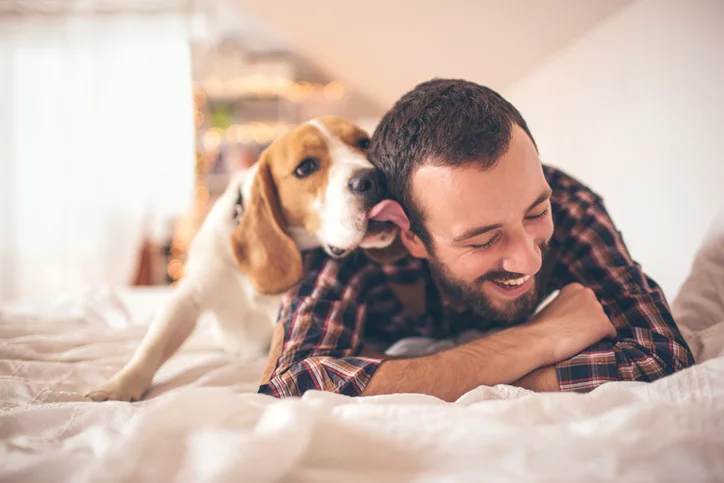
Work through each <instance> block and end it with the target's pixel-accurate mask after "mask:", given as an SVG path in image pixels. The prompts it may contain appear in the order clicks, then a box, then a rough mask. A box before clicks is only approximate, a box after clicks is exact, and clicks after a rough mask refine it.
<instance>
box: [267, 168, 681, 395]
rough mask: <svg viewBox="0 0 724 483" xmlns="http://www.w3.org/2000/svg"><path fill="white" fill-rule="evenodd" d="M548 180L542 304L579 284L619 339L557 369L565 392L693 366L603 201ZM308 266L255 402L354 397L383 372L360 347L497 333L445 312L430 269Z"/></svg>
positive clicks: (321, 257) (324, 261)
mask: <svg viewBox="0 0 724 483" xmlns="http://www.w3.org/2000/svg"><path fill="white" fill-rule="evenodd" d="M544 172H545V175H546V179H547V181H548V183H549V185H550V186H551V188H552V190H553V194H552V197H551V207H552V213H553V219H554V222H555V231H554V235H553V238H552V239H551V242H550V250H549V256H548V257H547V259H550V260H547V262H546V263H547V264H548V265H549V266H550V267H551V268H550V269H549V273H548V274H546V276H545V278H546V279H547V280H545V281H543V280H541V284H539V297H540V300H542V299H543V298H545V297H546V296H548V295H549V294H550V293H552V292H553V291H555V290H558V289H560V288H562V287H563V286H564V285H567V284H569V283H573V282H578V283H580V284H582V285H584V286H587V287H590V288H592V289H593V290H594V291H595V293H596V295H597V296H598V299H599V300H600V302H601V304H602V305H603V308H604V310H605V311H606V313H607V314H608V316H609V318H610V319H611V321H612V323H613V325H614V326H615V327H616V329H617V332H618V336H617V339H616V340H602V341H600V342H598V343H596V344H594V345H592V346H591V347H589V348H587V349H586V350H585V351H583V352H581V353H580V354H578V355H576V356H574V357H572V358H570V359H568V360H564V361H562V362H559V363H558V364H556V365H555V369H556V373H557V376H558V381H559V384H560V389H561V390H562V391H589V390H591V389H594V388H595V387H597V386H599V385H601V384H604V383H606V382H610V381H624V380H625V381H653V380H655V379H658V378H661V377H664V376H666V375H669V374H672V373H674V372H676V371H679V370H681V369H684V368H686V367H688V366H690V365H692V364H693V363H694V360H693V356H692V354H691V351H690V349H689V347H688V346H687V344H686V342H685V341H684V339H683V337H682V336H681V333H680V332H679V329H678V328H677V326H676V324H675V322H674V320H673V318H672V316H671V313H670V309H669V307H668V305H667V302H666V299H665V298H664V294H663V292H662V291H661V289H660V288H659V287H658V285H657V284H656V283H655V282H654V281H653V280H651V279H650V278H649V277H647V276H646V275H645V274H644V273H643V272H642V270H641V267H640V266H639V265H638V264H637V263H636V262H634V261H633V260H632V259H631V257H630V256H629V254H628V251H627V249H626V247H625V245H624V242H623V239H622V237H621V234H620V233H619V231H618V230H617V229H616V227H615V226H614V224H613V222H612V221H611V219H610V217H609V215H608V213H607V212H606V209H605V208H604V205H603V202H602V199H601V198H600V197H599V196H598V195H596V194H595V193H593V192H592V191H591V190H590V189H588V188H586V187H585V186H583V185H582V184H581V183H579V182H578V181H576V180H574V179H573V178H571V177H569V176H567V175H566V174H564V173H562V172H561V171H559V170H556V169H554V168H550V167H547V166H544ZM305 257H306V263H307V269H306V271H305V275H304V276H303V279H302V280H301V281H300V283H299V284H298V285H297V286H296V287H295V288H294V289H292V290H291V291H290V292H289V293H287V294H286V295H285V296H284V298H283V303H282V308H281V311H280V314H279V322H278V323H279V324H283V329H284V339H283V345H282V346H281V349H280V350H281V354H280V356H279V358H278V360H277V361H276V366H275V367H274V368H273V371H272V373H271V378H270V380H269V381H268V383H266V384H263V385H262V386H260V388H259V392H260V393H263V394H270V395H273V396H276V397H288V396H299V395H301V394H303V393H304V392H305V391H307V390H312V389H315V390H323V391H331V392H336V393H341V394H346V395H350V396H357V395H360V394H362V392H363V391H364V389H365V386H366V385H367V384H368V382H369V381H370V378H371V377H372V376H373V374H374V373H375V370H376V369H377V368H378V367H379V365H380V364H381V363H382V361H381V360H379V359H375V358H369V357H362V356H360V352H361V350H362V348H363V345H364V344H365V343H368V342H369V341H376V342H378V343H379V342H383V343H386V344H387V345H389V344H391V343H393V342H395V341H397V340H399V339H401V338H404V337H409V336H427V337H432V338H447V337H454V336H456V335H458V334H460V333H461V332H463V331H466V330H469V329H478V330H486V329H488V328H490V327H489V326H488V325H487V323H486V321H485V320H481V318H480V317H478V316H476V315H475V314H474V313H472V311H471V310H464V311H462V312H459V311H458V310H457V309H453V308H452V307H451V305H450V304H448V302H447V301H446V300H445V299H444V297H443V296H442V295H441V293H440V291H439V290H438V286H437V284H436V283H434V281H433V280H432V279H431V274H430V271H429V269H428V266H427V264H426V262H425V261H423V260H419V259H415V258H412V257H407V258H405V259H403V260H401V261H399V262H396V263H394V264H378V263H375V262H373V261H371V260H369V259H367V258H366V257H365V256H364V255H362V254H358V255H356V256H352V257H349V258H347V259H345V260H342V261H337V260H334V259H332V258H329V257H327V256H326V254H324V252H323V251H321V250H317V251H311V252H309V253H307V254H306V255H305ZM539 276H540V274H539ZM411 307H412V309H411Z"/></svg>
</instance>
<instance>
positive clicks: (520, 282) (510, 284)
mask: <svg viewBox="0 0 724 483" xmlns="http://www.w3.org/2000/svg"><path fill="white" fill-rule="evenodd" d="M528 280H530V275H525V276H524V277H520V278H514V279H512V280H494V282H495V283H498V284H500V285H506V286H508V287H516V286H518V285H523V284H524V283H525V282H527V281H528Z"/></svg>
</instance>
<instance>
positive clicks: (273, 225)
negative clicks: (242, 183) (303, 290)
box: [231, 155, 302, 295]
mask: <svg viewBox="0 0 724 483" xmlns="http://www.w3.org/2000/svg"><path fill="white" fill-rule="evenodd" d="M284 226H285V222H284V218H283V216H282V213H281V208H280V206H279V198H278V195H277V189H276V185H275V184H274V179H273V178H272V174H271V169H270V166H269V162H268V155H265V156H262V158H261V159H260V160H259V167H258V169H257V171H256V174H255V175H254V179H253V181H252V184H251V193H250V196H249V199H248V200H245V201H244V212H243V214H242V216H241V221H240V222H239V225H238V226H237V227H236V229H235V230H234V233H233V234H232V235H231V249H232V253H233V254H234V258H235V259H236V263H237V265H238V266H239V269H240V270H241V271H242V273H244V274H245V275H246V276H247V278H248V279H249V281H250V282H251V284H252V286H253V287H254V289H255V290H256V291H257V292H259V293H262V294H266V295H272V294H279V293H282V292H284V291H285V290H287V289H289V288H291V287H292V286H293V285H294V284H296V283H297V282H298V281H299V279H300V277H301V275H302V254H301V253H300V252H299V249H298V248H297V246H296V244H295V243H294V241H293V240H292V239H291V237H290V236H289V235H287V233H286V231H285V230H284Z"/></svg>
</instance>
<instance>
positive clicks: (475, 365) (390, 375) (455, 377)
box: [363, 326, 552, 401]
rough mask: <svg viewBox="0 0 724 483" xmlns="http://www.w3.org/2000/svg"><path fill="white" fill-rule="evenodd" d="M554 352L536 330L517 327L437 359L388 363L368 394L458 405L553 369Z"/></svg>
mask: <svg viewBox="0 0 724 483" xmlns="http://www.w3.org/2000/svg"><path fill="white" fill-rule="evenodd" d="M549 352H550V351H549V348H547V347H546V345H545V343H544V341H543V340H541V337H540V332H539V331H538V330H536V329H535V328H534V327H529V326H520V327H514V328H510V329H507V330H504V331H501V332H496V333H494V334H492V335H490V336H488V337H485V338H483V339H478V340H475V341H472V342H469V343H467V344H464V345H462V346H459V347H455V348H453V349H449V350H446V351H443V352H440V353H437V354H432V355H429V356H425V357H417V358H412V359H403V360H386V361H385V362H383V363H382V364H381V365H380V367H379V368H378V369H377V371H376V372H375V374H374V375H373V376H372V379H371V380H370V382H369V384H368V385H367V387H366V388H365V391H364V392H363V395H364V396H373V395H378V394H396V393H422V394H429V395H431V396H435V397H438V398H440V399H443V400H445V401H455V400H457V399H458V398H459V397H460V396H462V395H463V394H465V393H466V392H468V391H470V390H472V389H475V388H476V387H478V386H481V385H485V386H494V385H496V384H510V383H512V382H513V381H517V380H518V379H520V378H522V377H523V376H525V375H526V374H529V373H530V372H532V371H534V370H535V369H537V368H539V367H541V366H544V365H546V364H550V363H551V362H552V361H550V360H549Z"/></svg>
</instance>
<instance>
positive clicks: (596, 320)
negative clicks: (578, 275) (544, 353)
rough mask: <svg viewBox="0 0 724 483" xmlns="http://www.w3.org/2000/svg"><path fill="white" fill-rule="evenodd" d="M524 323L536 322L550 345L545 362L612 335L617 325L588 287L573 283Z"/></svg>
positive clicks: (572, 352)
mask: <svg viewBox="0 0 724 483" xmlns="http://www.w3.org/2000/svg"><path fill="white" fill-rule="evenodd" d="M527 324H531V325H533V326H536V328H537V329H538V330H540V333H541V337H542V338H545V339H547V341H548V342H547V344H546V345H547V346H548V347H550V348H551V353H550V360H549V362H548V364H555V363H556V362H559V361H562V360H565V359H569V358H571V357H573V356H574V355H576V354H578V353H579V352H581V351H583V350H584V349H586V348H587V347H589V346H590V345H592V344H595V343H596V342H598V341H599V340H601V339H603V338H605V337H615V336H616V328H615V327H614V326H613V324H611V320H610V319H609V318H608V316H607V315H606V312H604V310H603V306H602V305H601V302H599V301H598V298H596V294H595V293H594V292H593V290H591V289H590V288H586V287H584V286H583V285H581V284H578V283H572V284H570V285H566V286H565V287H563V288H562V289H561V292H560V294H559V295H558V297H556V299H555V300H553V301H552V302H551V303H550V304H548V305H547V306H546V307H545V308H544V309H543V310H541V311H540V312H539V313H538V314H536V315H535V316H534V317H533V318H531V320H530V321H529V322H527Z"/></svg>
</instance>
